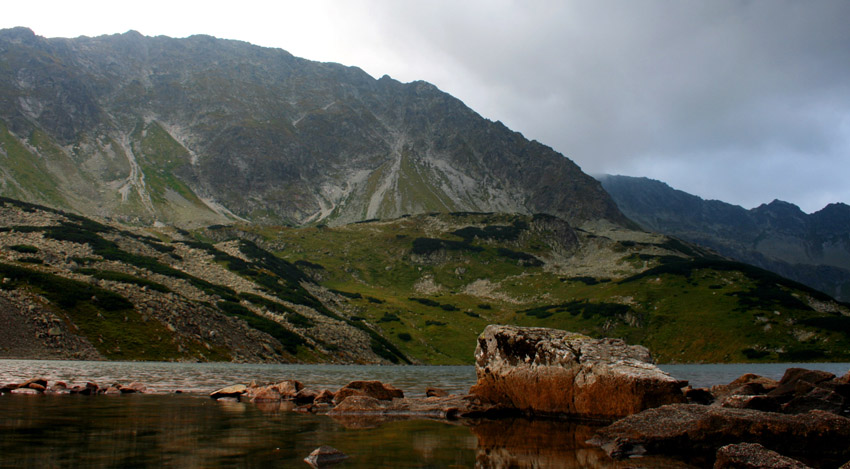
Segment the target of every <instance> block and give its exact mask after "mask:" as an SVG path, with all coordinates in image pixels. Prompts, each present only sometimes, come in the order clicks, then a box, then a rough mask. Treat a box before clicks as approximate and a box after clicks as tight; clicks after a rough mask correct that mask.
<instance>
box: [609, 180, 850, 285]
mask: <svg viewBox="0 0 850 469" xmlns="http://www.w3.org/2000/svg"><path fill="white" fill-rule="evenodd" d="M599 180H600V182H601V183H602V186H603V187H605V190H607V191H608V193H609V194H611V196H612V197H613V198H614V201H615V202H617V205H618V206H619V207H620V210H622V211H623V213H625V214H626V216H627V217H629V218H630V219H632V220H634V221H636V222H637V223H639V224H640V225H641V226H643V227H644V228H646V229H648V230H652V231H656V232H658V233H664V234H666V235H670V236H675V237H677V238H680V239H684V240H687V241H690V242H693V243H697V244H701V245H703V246H706V247H709V248H711V249H714V250H715V251H717V252H718V253H720V254H722V255H724V256H728V257H731V258H733V259H737V260H739V261H742V262H746V263H748V264H753V265H756V266H759V267H761V268H763V269H767V270H771V271H773V272H776V273H778V274H780V275H782V276H784V277H788V278H790V279H793V280H796V281H798V282H800V283H802V284H804V285H808V286H810V287H812V288H816V289H818V290H821V291H823V292H825V293H828V294H830V295H832V296H834V297H835V298H837V299H839V300H843V301H848V300H850V240H848V238H847V232H848V231H850V206H848V205H846V204H842V203H836V204H829V205H827V206H826V207H824V208H823V209H822V210H820V211H818V212H815V213H812V214H806V213H804V212H803V211H802V210H800V208H799V207H797V206H795V205H793V204H790V203H787V202H782V201H778V200H775V201H773V202H771V203H769V204H763V205H761V206H759V207H756V208H753V209H751V210H746V209H744V208H742V207H739V206H737V205H732V204H727V203H725V202H720V201H717V200H703V199H701V198H699V197H697V196H695V195H691V194H687V193H685V192H682V191H679V190H675V189H673V188H671V187H669V186H668V185H667V184H664V183H663V182H660V181H654V180H652V179H646V178H635V177H628V176H602V177H600V178H599Z"/></svg>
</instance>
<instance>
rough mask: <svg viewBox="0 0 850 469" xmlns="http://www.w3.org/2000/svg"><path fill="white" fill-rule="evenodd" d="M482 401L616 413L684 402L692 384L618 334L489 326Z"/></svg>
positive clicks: (480, 353) (476, 390)
mask: <svg viewBox="0 0 850 469" xmlns="http://www.w3.org/2000/svg"><path fill="white" fill-rule="evenodd" d="M475 367H476V373H477V375H478V381H477V383H476V384H475V385H474V386H473V387H472V388H471V389H470V394H472V395H475V396H477V397H479V398H480V399H481V401H482V402H485V403H490V404H494V405H501V406H504V407H506V408H509V409H516V410H520V411H523V412H526V413H532V414H550V415H551V414H556V415H570V416H577V417H583V418H601V419H613V418H618V417H622V416H625V415H630V414H633V413H636V412H640V411H642V410H644V409H648V408H652V407H658V406H661V405H665V404H670V403H677V402H685V396H684V394H683V393H682V390H681V388H682V387H683V386H684V385H685V384H687V383H685V382H682V381H678V380H676V379H674V378H673V377H671V376H670V375H668V374H667V373H664V372H663V371H661V370H660V369H659V368H658V367H656V366H655V365H654V364H653V363H652V358H651V356H650V355H649V351H648V350H647V349H646V348H645V347H641V346H629V345H626V344H625V342H623V341H622V340H618V339H592V338H590V337H587V336H584V335H581V334H576V333H573V332H567V331H561V330H555V329H544V328H536V327H517V326H496V325H490V326H487V328H486V329H485V330H484V332H483V333H482V334H481V336H479V338H478V346H477V347H476V349H475Z"/></svg>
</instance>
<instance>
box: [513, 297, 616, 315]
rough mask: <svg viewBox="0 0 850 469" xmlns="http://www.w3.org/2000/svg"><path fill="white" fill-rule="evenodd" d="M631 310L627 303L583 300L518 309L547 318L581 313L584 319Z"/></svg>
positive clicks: (526, 313)
mask: <svg viewBox="0 0 850 469" xmlns="http://www.w3.org/2000/svg"><path fill="white" fill-rule="evenodd" d="M630 311H632V308H631V307H630V306H628V305H623V304H619V303H602V302H600V303H591V302H589V301H587V300H584V301H568V302H566V303H561V304H557V305H547V306H538V307H536V308H529V309H524V310H522V311H519V312H520V313H523V314H525V315H527V316H533V317H536V318H538V319H544V318H548V317H550V316H552V315H554V314H557V313H569V314H570V315H572V316H578V315H581V317H583V318H584V319H590V318H592V317H594V316H596V317H603V318H610V317H617V316H623V315H625V314H626V313H628V312H630Z"/></svg>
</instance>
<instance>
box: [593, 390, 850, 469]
mask: <svg viewBox="0 0 850 469" xmlns="http://www.w3.org/2000/svg"><path fill="white" fill-rule="evenodd" d="M590 442H591V443H593V444H595V445H598V446H600V447H602V448H603V449H604V450H605V451H606V452H607V453H608V454H609V455H611V456H613V457H615V458H622V457H628V456H633V455H640V454H671V455H676V454H678V455H687V456H692V455H693V454H705V455H710V454H714V453H715V452H716V451H717V450H718V449H719V448H720V447H722V446H725V445H728V444H735V443H741V442H749V443H759V444H761V445H763V446H764V447H765V448H768V449H771V450H773V451H777V452H780V453H781V454H783V455H788V456H794V457H799V458H800V459H802V460H804V461H805V460H807V458H817V460H818V461H825V460H829V461H832V462H835V463H838V464H840V463H842V462H844V461H846V460H847V459H848V458H850V446H848V442H850V419H847V418H845V417H841V416H838V415H835V414H832V413H829V412H824V411H818V410H816V411H811V412H808V413H805V414H798V415H786V414H779V413H773V412H761V411H757V410H751V409H731V408H725V407H718V406H703V405H697V404H672V405H667V406H663V407H659V408H655V409H649V410H646V411H643V412H641V413H639V414H635V415H631V416H629V417H626V418H624V419H622V420H619V421H617V422H615V423H613V424H612V425H609V426H608V427H605V428H603V429H602V430H600V431H599V432H598V433H597V434H596V435H595V436H594V437H593V438H592V439H591V441H590Z"/></svg>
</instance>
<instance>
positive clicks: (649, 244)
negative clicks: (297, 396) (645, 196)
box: [0, 199, 850, 364]
mask: <svg viewBox="0 0 850 469" xmlns="http://www.w3.org/2000/svg"><path fill="white" fill-rule="evenodd" d="M0 320H2V323H3V325H4V327H3V328H0V357H24V356H26V357H41V358H106V359H125V360H126V359H129V360H140V359H144V360H225V361H229V360H236V361H252V362H258V361H269V362H342V363H390V362H395V363H407V362H414V363H430V364H449V363H454V364H457V363H470V361H471V360H472V357H473V353H472V352H473V348H474V347H475V343H476V342H475V338H476V337H477V336H478V334H480V332H481V331H482V330H483V329H484V327H485V326H486V325H487V324H517V325H526V326H543V327H554V328H560V329H566V330H571V331H575V332H579V333H583V334H586V335H589V336H593V337H621V338H624V339H626V340H627V341H628V342H629V343H633V344H643V345H646V346H648V347H650V348H651V349H652V350H653V352H654V353H655V356H656V358H657V359H659V360H661V361H665V362H694V361H703V362H724V361H726V362H728V361H749V360H785V361H795V360H837V361H841V360H843V361H847V360H850V308H848V307H847V306H846V305H842V304H839V303H837V302H835V301H834V300H832V299H831V298H830V297H828V296H827V295H824V294H822V293H819V292H817V291H815V290H812V289H809V288H807V287H804V286H802V285H800V284H797V283H795V282H792V281H789V280H787V279H784V278H782V277H779V276H777V275H775V274H771V273H769V272H766V271H763V270H760V269H757V268H754V267H751V266H748V265H745V264H739V263H735V262H731V261H728V260H726V259H723V258H721V257H719V256H716V255H714V254H712V253H710V252H707V251H705V250H702V249H701V248H698V247H695V246H693V245H688V244H685V243H682V242H680V241H677V240H675V239H671V238H667V237H665V236H662V235H657V234H651V233H646V232H643V231H635V230H630V229H627V228H624V227H622V226H619V225H615V224H612V223H610V222H605V221H597V222H593V223H585V224H583V225H582V226H581V227H575V226H573V225H571V224H569V223H568V222H566V221H564V220H562V219H559V218H556V217H553V216H551V215H534V216H529V215H517V214H488V213H447V214H430V215H418V216H408V217H402V218H398V219H394V220H385V221H371V222H362V223H355V224H349V225H344V226H338V227H329V226H326V225H319V226H315V227H306V228H279V227H278V228H276V227H271V226H267V225H265V226H263V225H255V224H241V225H218V226H211V227H208V228H204V229H199V230H196V231H194V232H189V231H183V230H181V229H175V228H168V227H161V228H156V227H149V228H146V229H140V228H138V227H136V228H130V227H126V226H122V225H119V224H115V223H109V222H105V221H95V220H92V219H88V218H84V217H81V216H78V215H72V214H67V213H63V212H59V211H56V210H53V209H47V208H44V207H39V206H36V205H31V204H26V203H22V202H17V201H14V200H11V199H2V200H0Z"/></svg>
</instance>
